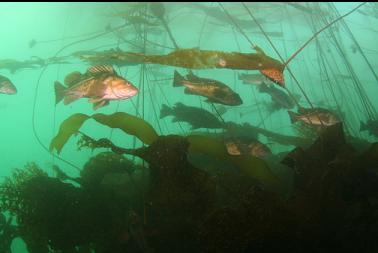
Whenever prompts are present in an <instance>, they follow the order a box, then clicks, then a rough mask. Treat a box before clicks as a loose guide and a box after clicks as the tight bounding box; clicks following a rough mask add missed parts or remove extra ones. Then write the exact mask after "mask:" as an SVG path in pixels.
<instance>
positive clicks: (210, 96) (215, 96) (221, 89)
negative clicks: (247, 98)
mask: <svg viewBox="0 0 378 253" xmlns="http://www.w3.org/2000/svg"><path fill="white" fill-rule="evenodd" d="M173 86H174V87H178V86H185V87H186V89H185V94H190V95H200V96H203V97H206V98H207V100H206V102H210V103H218V104H224V105H232V106H236V105H241V104H242V103H243V101H242V100H241V98H240V96H239V94H237V93H236V92H234V91H233V90H232V89H231V88H230V87H228V86H227V85H225V84H224V83H221V82H219V81H216V80H212V79H206V78H201V77H197V76H196V75H194V74H193V73H192V72H190V73H189V74H188V75H187V76H186V77H183V76H182V75H180V74H179V73H178V72H177V71H175V73H174V78H173Z"/></svg>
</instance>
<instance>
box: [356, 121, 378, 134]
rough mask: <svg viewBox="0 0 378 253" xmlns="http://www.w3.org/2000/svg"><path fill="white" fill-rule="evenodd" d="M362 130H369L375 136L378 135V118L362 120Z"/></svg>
mask: <svg viewBox="0 0 378 253" xmlns="http://www.w3.org/2000/svg"><path fill="white" fill-rule="evenodd" d="M362 131H368V133H369V134H370V135H374V136H375V137H378V120H371V119H369V120H368V121H366V123H364V122H362V121H361V122H360V132H362Z"/></svg>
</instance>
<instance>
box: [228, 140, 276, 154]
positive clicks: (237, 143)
mask: <svg viewBox="0 0 378 253" xmlns="http://www.w3.org/2000/svg"><path fill="white" fill-rule="evenodd" d="M224 144H225V145H226V148H227V152H228V154H230V155H252V156H255V157H260V158H261V157H265V156H267V155H270V154H272V151H271V150H270V149H269V148H268V147H267V146H266V145H264V144H262V143H261V142H259V141H258V140H252V139H251V138H248V137H247V138H241V137H235V138H231V137H229V138H226V139H225V140H224Z"/></svg>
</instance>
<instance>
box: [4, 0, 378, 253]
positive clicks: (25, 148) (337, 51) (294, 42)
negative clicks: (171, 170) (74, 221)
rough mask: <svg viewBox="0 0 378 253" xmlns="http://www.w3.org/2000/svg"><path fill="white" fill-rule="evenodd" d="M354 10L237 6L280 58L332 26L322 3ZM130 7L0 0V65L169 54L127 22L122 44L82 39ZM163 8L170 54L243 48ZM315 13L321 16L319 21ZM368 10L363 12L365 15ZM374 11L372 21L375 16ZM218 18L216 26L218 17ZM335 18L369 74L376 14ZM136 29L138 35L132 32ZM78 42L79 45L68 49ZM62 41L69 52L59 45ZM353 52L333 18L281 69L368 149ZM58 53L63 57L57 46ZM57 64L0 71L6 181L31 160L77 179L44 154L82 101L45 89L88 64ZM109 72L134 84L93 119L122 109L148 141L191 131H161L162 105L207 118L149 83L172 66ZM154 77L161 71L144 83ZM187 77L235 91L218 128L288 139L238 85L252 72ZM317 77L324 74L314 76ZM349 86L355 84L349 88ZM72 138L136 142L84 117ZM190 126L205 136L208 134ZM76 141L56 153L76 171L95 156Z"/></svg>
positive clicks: (181, 11)
mask: <svg viewBox="0 0 378 253" xmlns="http://www.w3.org/2000/svg"><path fill="white" fill-rule="evenodd" d="M358 4H359V3H319V4H315V3H313V4H309V5H308V7H309V8H310V7H311V8H312V10H313V13H312V14H309V13H307V12H304V11H301V10H299V9H296V8H294V7H293V6H290V5H289V4H285V3H249V4H248V6H249V8H250V9H251V11H252V13H253V14H254V15H255V16H256V17H257V18H259V19H260V20H261V21H262V22H261V25H262V28H263V30H264V31H266V32H281V33H282V36H279V37H275V36H271V37H270V39H271V42H272V43H273V45H274V48H275V49H276V50H277V51H278V52H279V54H280V55H281V56H282V58H283V59H288V58H289V57H290V56H291V55H292V54H293V53H294V52H295V51H296V50H297V49H298V48H299V47H300V46H301V45H302V44H303V43H304V42H305V41H307V40H308V39H309V38H310V37H311V36H312V35H313V33H314V32H315V31H317V30H319V29H321V28H322V27H324V26H325V24H326V23H329V22H330V21H332V20H334V19H335V18H337V14H336V12H335V10H334V9H333V7H335V8H336V9H337V10H338V11H339V13H340V14H341V15H342V14H344V13H346V12H348V11H349V10H351V9H353V8H354V7H355V6H357V5H358ZM223 5H224V6H225V8H226V9H227V10H228V11H229V13H230V14H231V15H232V16H233V17H234V18H235V17H237V18H239V19H244V20H250V22H251V24H253V28H251V29H244V28H242V30H243V31H244V32H245V33H246V34H247V36H248V37H249V39H250V40H251V41H252V42H253V43H254V44H256V45H258V46H259V47H260V48H262V49H263V50H264V52H265V53H266V54H267V55H269V56H271V57H273V58H275V59H279V56H278V55H277V53H276V52H275V50H274V48H273V47H272V45H271V44H270V43H269V42H268V41H267V38H266V37H265V36H264V35H263V34H262V33H261V31H260V30H259V28H258V27H257V26H255V25H254V23H253V21H252V20H251V17H250V16H249V15H248V14H247V12H246V11H245V9H244V8H243V6H242V5H241V4H240V3H224V4H223ZM130 6H132V4H131V3H129V4H128V3H0V21H1V26H0V31H1V48H0V61H1V60H3V59H14V60H19V61H22V60H27V59H30V57H33V56H38V57H41V58H43V59H46V58H49V57H52V56H55V55H56V53H57V52H58V56H69V55H70V54H72V53H74V52H77V51H80V50H97V51H102V50H107V49H111V48H117V47H119V48H120V49H122V50H124V51H129V52H133V51H135V48H133V47H131V46H130V45H128V44H127V43H125V42H124V40H127V41H132V42H134V43H136V44H137V45H140V46H143V45H145V46H146V52H147V54H148V53H151V54H167V53H169V52H171V51H172V49H169V48H173V44H172V41H171V40H170V38H169V36H168V35H167V33H166V32H165V31H164V29H160V30H159V31H158V32H157V33H156V32H154V33H153V32H151V33H148V32H146V33H142V34H138V33H137V32H136V29H135V27H133V26H127V27H126V28H124V29H122V39H121V38H120V37H119V36H115V34H114V33H108V34H106V35H104V36H99V37H97V38H94V39H89V40H86V39H88V38H90V37H91V36H93V35H96V34H100V33H102V32H104V31H105V29H106V26H107V25H109V24H110V26H111V27H117V26H119V25H122V24H124V22H125V21H124V20H123V19H122V18H120V17H119V16H117V15H116V14H117V13H119V12H122V11H126V12H127V10H128V7H130ZM203 6H208V7H219V5H218V4H217V3H203ZM371 6H375V11H377V6H376V5H374V3H371ZM165 7H166V16H167V20H168V25H169V27H170V29H171V30H172V34H173V36H174V38H175V40H176V42H177V44H178V45H179V47H180V48H195V47H199V48H200V49H203V50H219V51H226V52H243V53H252V52H255V51H254V50H253V49H252V48H251V45H250V43H249V42H248V41H247V40H246V38H245V37H244V36H243V35H242V34H241V33H240V31H239V30H238V29H237V27H234V26H232V25H230V24H227V23H226V22H223V21H220V20H217V19H215V18H213V17H211V16H208V15H206V13H205V12H204V11H202V10H200V9H199V8H193V7H191V6H190V5H189V4H185V3H167V4H166V5H165ZM319 7H320V8H321V10H323V11H324V13H319V9H318V8H319ZM369 8H370V9H372V7H368V6H364V7H361V10H365V12H366V10H367V9H369ZM219 10H220V11H221V9H219ZM368 13H373V10H371V12H368ZM375 15H377V13H376V12H375ZM223 18H224V19H225V20H226V19H227V18H228V17H227V16H224V17H223ZM342 22H345V24H347V26H348V27H349V29H350V31H351V33H352V34H353V36H354V38H355V39H356V41H357V43H358V44H359V46H360V47H361V49H362V51H363V53H364V54H365V56H366V59H367V60H368V62H369V63H370V64H371V66H372V68H373V70H374V71H376V72H378V62H377V53H378V47H377V40H378V35H377V33H378V30H377V24H378V18H377V17H374V16H373V15H370V16H369V15H364V14H363V13H361V12H358V11H356V12H354V13H352V14H351V15H349V16H348V17H346V18H345V19H344V20H343V21H342ZM251 26H252V25H251ZM139 28H141V27H139ZM141 29H142V30H143V27H142V28H141ZM72 37H74V38H72ZM32 39H34V40H36V42H37V43H36V45H35V46H34V47H32V48H30V47H29V42H30V41H31V40H32ZM80 40H84V41H82V42H80ZM148 41H150V42H152V43H157V44H159V45H163V46H165V47H168V48H165V47H161V46H159V45H155V44H152V43H150V42H148ZM336 42H337V43H338V46H339V47H337V44H336ZM71 43H73V45H70V44H71ZM67 45H68V46H67ZM353 45H355V41H353V39H352V38H351V34H350V33H349V32H348V31H347V30H346V29H345V26H343V25H342V24H341V21H340V22H338V23H336V24H334V25H333V26H332V27H330V28H329V29H328V30H326V31H324V32H323V33H321V34H320V35H319V36H318V37H317V38H316V39H315V40H314V41H312V42H311V43H310V44H309V45H308V46H307V47H306V48H305V49H304V50H303V51H302V52H301V53H300V54H299V55H298V56H297V57H296V58H295V59H294V60H293V61H292V62H290V65H289V67H290V70H291V71H292V73H293V75H294V76H295V78H296V79H297V80H298V83H299V85H300V87H301V88H302V89H303V91H304V92H305V94H306V95H307V96H308V98H309V99H310V101H311V102H312V103H313V104H314V106H320V107H324V108H329V109H337V108H338V109H341V111H342V112H343V114H344V117H343V118H342V120H343V122H344V126H345V130H346V132H347V133H348V134H350V135H352V136H355V137H358V138H362V139H365V140H369V141H375V140H376V139H374V137H372V136H369V135H368V134H367V132H360V131H359V130H360V121H366V120H367V119H368V118H369V115H368V114H367V113H366V112H367V108H368V107H369V106H370V105H372V107H373V108H375V110H376V108H377V107H378V99H377V94H378V86H377V80H376V79H375V77H374V74H373V73H372V71H371V70H370V69H369V67H368V64H367V62H366V60H365V59H364V58H363V56H362V55H361V53H360V52H359V51H358V50H357V52H353V49H352V46H353ZM62 48H64V49H63V50H61V49H62ZM68 61H69V64H54V65H49V66H47V67H46V68H43V67H40V68H35V69H21V70H19V71H17V72H16V73H10V72H9V71H8V70H6V69H0V74H1V75H4V76H6V77H8V78H9V79H11V81H12V82H13V83H14V84H15V86H16V87H17V90H18V92H17V94H16V95H4V94H1V95H0V97H1V98H0V115H1V118H2V120H1V128H0V129H1V131H0V140H1V144H0V154H1V156H0V157H1V159H0V177H5V176H10V175H11V171H12V169H13V168H22V167H23V166H24V165H25V164H26V163H27V162H30V161H34V162H36V163H37V164H38V165H39V166H41V167H42V168H44V169H45V170H46V171H47V173H49V175H53V171H52V170H51V166H52V165H53V164H58V165H59V166H60V167H61V168H62V169H63V170H64V171H65V172H66V173H67V174H69V175H71V176H78V173H79V172H78V170H77V169H76V168H74V167H72V166H70V165H67V163H65V162H62V161H60V160H59V159H57V158H54V157H53V156H52V155H51V154H50V153H49V152H48V150H47V149H48V146H49V144H50V141H51V139H52V138H53V137H54V136H55V135H56V134H57V132H58V130H59V126H60V123H61V122H62V121H63V120H64V119H66V118H67V117H69V116H70V115H72V114H74V113H85V114H88V115H90V114H92V113H94V112H93V110H92V105H91V104H90V103H88V101H87V99H80V100H78V101H75V102H74V103H72V104H70V105H67V106H65V105H64V104H62V103H60V104H58V105H57V106H55V95H54V81H57V80H58V81H60V82H63V80H64V77H65V76H66V75H67V74H69V73H71V72H73V71H80V72H82V73H84V72H85V71H86V69H87V68H88V66H89V65H88V63H86V62H83V61H81V60H79V59H77V58H74V57H72V58H70V59H69V60H68ZM115 69H116V71H117V72H118V73H119V74H120V75H122V76H123V77H125V78H126V79H127V80H129V81H131V82H132V83H133V84H134V85H135V86H137V87H138V88H139V94H138V95H137V96H134V97H132V98H130V99H127V100H121V101H111V102H110V105H108V106H106V107H104V108H101V109H99V110H98V111H96V112H100V113H104V114H111V113H114V112H127V113H129V114H131V115H136V116H140V117H143V118H144V119H145V120H146V121H147V122H149V123H150V124H151V125H152V126H153V127H154V128H155V130H156V131H157V132H158V134H160V135H167V134H189V133H190V132H191V130H190V126H189V125H188V124H186V123H180V124H178V123H172V122H171V118H169V117H168V118H164V119H159V112H160V108H161V105H162V104H169V105H173V104H175V103H176V102H182V103H184V104H185V105H189V106H198V107H202V108H204V109H206V110H208V111H212V112H214V108H213V106H212V105H211V104H209V103H206V102H204V100H205V99H204V98H203V97H199V96H191V95H187V94H185V93H184V89H183V88H179V87H173V86H172V80H160V81H159V80H158V81H156V80H157V79H165V78H166V79H169V78H172V77H173V72H174V70H178V71H180V72H183V73H184V72H185V69H183V68H176V67H170V66H162V65H152V64H150V65H149V64H147V65H144V66H142V65H134V66H125V67H115ZM154 70H157V71H159V72H162V73H163V74H164V75H161V76H158V75H154V72H153V71H154ZM352 72H353V73H354V75H355V76H353V78H354V81H353V80H352V79H350V78H347V79H342V78H338V77H337V76H338V75H347V76H350V75H352ZM195 73H196V74H197V75H199V76H201V77H206V78H212V79H216V80H219V81H222V82H223V83H225V84H227V85H228V86H229V87H231V88H232V89H233V90H234V91H236V92H237V93H238V94H240V96H241V98H242V100H243V105H241V106H240V108H236V107H228V111H227V112H226V113H225V114H223V115H222V118H223V119H224V120H225V121H233V122H236V123H243V122H248V123H250V124H252V125H255V126H260V127H262V128H265V129H268V130H270V131H272V132H277V133H280V134H285V135H297V134H298V132H297V131H295V129H294V128H293V127H292V124H291V122H290V119H289V116H288V113H287V110H279V111H276V112H274V113H271V114H269V113H268V112H267V110H266V108H265V107H264V106H263V105H264V103H269V102H270V97H269V96H268V95H267V94H262V93H259V92H258V91H257V89H256V87H254V86H253V85H244V84H242V82H241V81H240V80H238V74H240V73H257V71H242V70H230V69H211V70H195ZM326 73H327V74H328V75H329V76H330V78H328V77H326ZM284 75H285V80H286V88H287V89H288V90H289V91H290V92H291V93H293V94H298V95H300V97H301V99H300V100H299V103H300V104H301V105H302V106H305V107H309V104H308V102H307V101H306V99H305V98H304V96H303V93H302V91H301V90H300V89H299V86H298V84H297V83H296V82H295V81H294V80H293V78H292V76H291V75H290V73H289V72H288V71H287V69H286V70H285V72H284ZM356 80H357V81H356ZM356 82H359V83H360V84H361V87H360V86H358V85H357V84H356ZM361 90H362V92H363V93H364V94H366V95H367V96H366V97H362V96H361ZM367 103H369V106H367ZM242 107H248V108H242ZM369 108H370V107H369ZM251 110H254V111H252V112H251V113H248V114H246V115H244V116H243V117H240V113H245V112H249V111H251ZM80 130H81V131H82V132H84V133H86V134H88V135H90V136H91V137H92V138H95V139H98V138H102V137H105V138H109V139H111V140H112V141H113V142H114V143H115V144H117V145H120V146H123V147H129V148H132V147H140V146H141V145H142V143H141V142H140V141H139V140H136V139H135V138H134V137H133V136H130V135H125V134H124V133H123V132H121V131H120V130H118V129H114V130H111V129H109V128H108V127H105V126H102V125H99V124H96V122H94V121H93V120H89V121H88V122H86V123H85V125H84V126H83V127H82V128H81V129H80ZM200 130H202V131H204V132H206V131H209V132H216V130H206V129H200ZM218 132H219V131H218ZM77 139H78V137H74V138H71V139H70V140H69V142H68V143H67V144H66V146H65V147H64V148H63V150H62V152H61V153H60V155H59V156H60V157H61V158H63V159H65V160H67V161H69V162H70V163H72V164H74V165H75V166H77V167H79V168H81V167H82V166H83V165H84V164H85V163H86V162H87V161H88V159H89V158H90V157H91V156H93V155H94V154H96V153H98V152H99V151H94V152H91V150H88V149H83V150H81V151H77V150H76V145H75V144H76V142H77ZM260 141H261V142H263V143H268V144H267V145H268V146H269V147H270V149H271V150H272V151H273V153H279V152H284V151H289V150H291V149H292V148H293V147H294V146H285V145H280V144H278V143H274V142H272V141H270V140H269V139H268V138H266V137H264V136H262V137H261V138H260ZM12 250H13V252H17V253H22V252H27V251H26V250H25V249H24V245H23V243H22V241H21V240H20V239H16V240H15V241H14V242H13V245H12Z"/></svg>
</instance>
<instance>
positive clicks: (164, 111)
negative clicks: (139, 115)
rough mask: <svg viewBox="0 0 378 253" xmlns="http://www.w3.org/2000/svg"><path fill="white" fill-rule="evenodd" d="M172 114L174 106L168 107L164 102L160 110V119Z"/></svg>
mask: <svg viewBox="0 0 378 253" xmlns="http://www.w3.org/2000/svg"><path fill="white" fill-rule="evenodd" d="M171 114H172V108H170V107H168V106H167V105H165V104H163V105H162V106H161V110H160V119H162V118H165V117H167V116H169V115H171Z"/></svg>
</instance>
